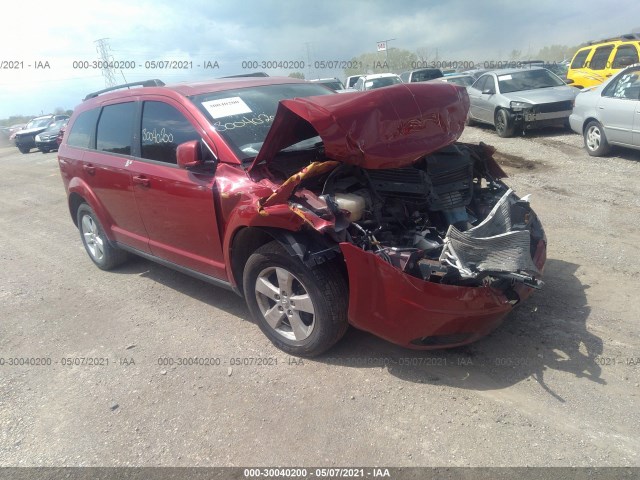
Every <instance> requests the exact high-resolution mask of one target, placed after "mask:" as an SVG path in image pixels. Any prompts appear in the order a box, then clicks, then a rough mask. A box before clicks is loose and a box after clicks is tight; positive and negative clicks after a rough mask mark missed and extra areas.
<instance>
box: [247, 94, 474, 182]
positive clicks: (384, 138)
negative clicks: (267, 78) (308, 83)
mask: <svg viewBox="0 0 640 480" xmlns="http://www.w3.org/2000/svg"><path fill="white" fill-rule="evenodd" d="M468 110H469V97H468V96H467V92H466V90H465V89H464V88H461V87H458V86H455V85H448V84H446V83H442V84H426V83H423V84H421V83H416V84H401V85H393V86H390V87H384V88H380V89H375V90H370V91H367V92H356V93H344V94H341V95H322V96H316V97H306V98H295V99H290V100H282V101H281V102H280V104H279V105H278V110H277V112H276V115H275V118H274V120H273V124H272V126H271V128H270V130H269V132H268V133H267V136H266V138H265V141H264V143H263V145H262V148H261V149H260V151H259V153H258V155H257V156H256V158H255V160H254V161H253V163H252V164H251V167H250V168H249V171H254V170H256V169H257V168H258V167H259V166H261V165H266V166H267V168H268V165H269V162H270V160H271V159H273V158H274V157H275V155H276V154H277V153H278V152H279V151H280V150H282V149H284V148H287V147H289V146H291V145H293V144H295V143H298V142H300V141H302V140H305V139H308V138H312V137H314V136H317V135H319V136H320V138H321V139H322V141H323V143H324V151H325V156H326V157H327V158H328V159H331V160H337V161H339V162H343V163H349V164H353V165H359V166H361V167H363V168H371V169H378V168H400V167H404V166H408V165H410V164H412V163H414V162H415V161H417V160H419V159H420V158H422V157H424V156H425V155H428V154H430V153H432V152H434V151H436V150H439V149H441V148H443V147H445V146H447V145H450V144H451V143H453V142H455V141H456V140H457V139H458V138H459V137H460V134H461V133H462V131H463V129H464V122H465V119H466V117H467V111H468Z"/></svg>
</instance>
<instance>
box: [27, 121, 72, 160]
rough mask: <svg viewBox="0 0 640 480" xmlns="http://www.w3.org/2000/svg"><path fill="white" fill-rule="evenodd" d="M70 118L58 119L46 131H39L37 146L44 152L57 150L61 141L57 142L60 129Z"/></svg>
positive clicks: (36, 139)
mask: <svg viewBox="0 0 640 480" xmlns="http://www.w3.org/2000/svg"><path fill="white" fill-rule="evenodd" d="M68 121H69V119H68V118H63V119H62V120H57V121H56V122H54V123H52V124H51V125H50V126H49V127H48V128H47V129H46V130H45V131H44V132H42V133H39V134H37V135H36V137H35V141H36V148H37V149H38V150H40V151H41V152H42V153H49V152H50V151H51V150H56V149H57V148H58V145H59V143H58V142H57V138H58V135H59V134H60V131H61V130H62V129H63V128H64V127H65V125H66V124H67V122H68Z"/></svg>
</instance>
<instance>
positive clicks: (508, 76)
mask: <svg viewBox="0 0 640 480" xmlns="http://www.w3.org/2000/svg"><path fill="white" fill-rule="evenodd" d="M498 80H500V81H502V80H512V77H511V75H500V76H499V77H498Z"/></svg>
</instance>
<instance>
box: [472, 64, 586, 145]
mask: <svg viewBox="0 0 640 480" xmlns="http://www.w3.org/2000/svg"><path fill="white" fill-rule="evenodd" d="M467 91H468V93H469V100H470V102H471V107H470V108H469V117H468V119H467V124H472V123H473V122H481V123H487V124H489V125H493V126H495V128H496V133H497V134H498V135H499V136H501V137H511V136H513V135H514V133H515V132H516V131H522V132H524V131H525V130H528V129H531V128H538V127H544V126H552V125H561V126H566V127H568V125H569V115H570V114H571V110H572V108H573V99H574V98H575V96H576V95H577V94H578V92H579V90H578V89H576V88H573V87H570V86H568V85H566V84H565V83H564V82H563V81H562V80H561V79H560V78H559V77H558V76H557V75H554V74H553V73H551V72H550V71H549V70H547V69H545V68H539V67H531V68H527V69H502V70H494V71H492V72H488V73H485V74H484V75H482V76H481V77H480V78H479V79H478V80H476V81H475V83H474V84H473V85H472V86H470V87H468V88H467Z"/></svg>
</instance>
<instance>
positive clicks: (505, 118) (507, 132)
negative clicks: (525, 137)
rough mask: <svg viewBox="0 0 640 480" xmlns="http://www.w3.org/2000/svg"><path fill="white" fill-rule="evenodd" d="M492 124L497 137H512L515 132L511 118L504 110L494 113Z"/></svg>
mask: <svg viewBox="0 0 640 480" xmlns="http://www.w3.org/2000/svg"><path fill="white" fill-rule="evenodd" d="M494 123H495V126H496V133H497V134H498V136H499V137H502V138H508V137H513V132H514V131H515V126H514V124H513V118H512V117H511V115H510V114H509V112H508V111H506V110H505V109H504V108H500V109H498V111H496V114H495V118H494Z"/></svg>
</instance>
